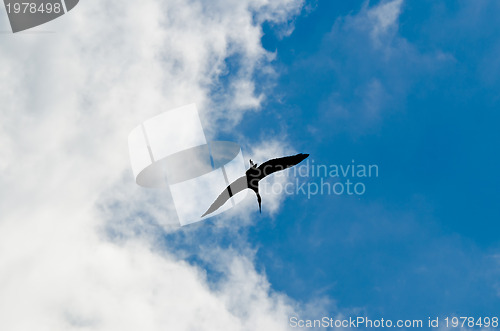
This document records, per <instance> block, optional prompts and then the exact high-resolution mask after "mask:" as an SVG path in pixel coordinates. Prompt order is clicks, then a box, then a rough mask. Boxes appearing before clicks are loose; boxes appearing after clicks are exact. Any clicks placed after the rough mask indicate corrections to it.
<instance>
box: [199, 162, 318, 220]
mask: <svg viewBox="0 0 500 331" xmlns="http://www.w3.org/2000/svg"><path fill="white" fill-rule="evenodd" d="M308 156H309V154H302V153H300V154H297V155H292V156H285V157H280V158H277V159H271V160H269V161H266V162H264V163H262V164H261V165H260V166H258V167H257V164H256V163H253V162H252V160H250V168H249V169H248V170H247V171H246V173H245V176H241V177H240V178H238V179H237V180H235V181H234V182H232V183H231V184H229V186H228V187H226V189H225V190H224V191H222V193H221V194H220V195H219V196H218V197H217V199H215V201H214V202H213V203H212V205H211V206H210V208H208V210H207V211H206V212H205V213H204V214H203V215H201V217H203V216H205V215H208V214H211V213H213V212H214V211H216V210H217V209H219V208H220V207H222V206H223V205H224V203H225V202H226V201H227V200H229V199H230V198H231V197H232V196H233V195H235V194H236V193H238V192H241V191H243V190H244V189H247V188H249V189H251V190H252V191H254V192H255V194H256V195H257V201H258V202H259V212H262V208H261V202H262V199H261V197H260V194H259V182H260V180H261V179H262V178H264V177H266V176H269V175H270V174H272V173H275V172H276V171H281V170H285V169H287V168H290V167H293V166H294V165H297V164H299V163H300V162H302V161H303V160H304V159H306V158H307V157H308Z"/></svg>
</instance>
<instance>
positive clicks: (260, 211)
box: [255, 192, 262, 214]
mask: <svg viewBox="0 0 500 331" xmlns="http://www.w3.org/2000/svg"><path fill="white" fill-rule="evenodd" d="M255 193H256V194H257V201H258V202H259V213H261V214H262V208H261V205H260V203H261V201H262V199H261V198H260V194H259V192H255Z"/></svg>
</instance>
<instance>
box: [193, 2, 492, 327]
mask: <svg viewBox="0 0 500 331" xmlns="http://www.w3.org/2000/svg"><path fill="white" fill-rule="evenodd" d="M384 4H391V2H376V1H371V2H370V3H367V2H365V1H355V2H342V1H310V2H308V3H306V6H305V8H306V9H304V10H303V11H302V13H301V15H299V16H298V17H296V19H295V20H294V22H293V24H294V26H295V29H294V31H293V33H292V34H291V35H289V36H286V37H283V36H282V35H281V34H280V33H279V32H277V30H279V29H278V27H276V26H274V25H271V24H267V25H264V27H263V31H264V36H263V38H262V43H263V45H264V47H265V48H266V49H267V50H269V51H271V52H276V60H275V61H274V62H273V63H272V65H273V67H274V69H275V70H276V72H277V73H278V76H277V77H276V78H275V86H274V87H273V88H272V92H270V93H269V90H267V91H266V97H267V99H266V101H265V103H264V105H263V109H264V110H263V111H261V112H256V113H249V114H247V115H245V116H246V117H245V118H244V120H243V122H242V123H241V124H240V126H239V127H238V130H240V131H242V132H244V135H245V137H246V139H248V141H250V142H251V141H252V140H256V139H258V138H259V137H262V136H266V135H268V134H270V133H271V134H281V133H286V135H287V138H288V139H289V141H290V144H291V145H292V146H294V148H295V149H296V150H297V151H300V152H306V153H310V154H311V156H310V158H311V159H314V160H315V162H317V163H322V164H349V163H350V162H351V160H355V161H356V162H357V163H361V164H377V165H378V166H379V177H378V178H372V179H370V180H367V181H366V187H367V190H366V193H365V194H364V195H362V196H361V197H359V196H347V195H341V196H334V195H317V196H313V197H311V199H307V197H304V196H302V195H296V196H289V197H287V199H286V200H285V202H284V205H283V206H282V208H281V209H280V211H279V213H278V214H277V215H275V216H274V217H273V218H269V217H267V216H266V214H265V213H264V214H263V215H262V216H261V215H258V214H255V215H254V216H253V217H255V218H257V219H258V220H257V222H256V225H255V226H251V227H249V228H245V229H242V230H240V231H241V232H242V233H243V234H244V236H246V237H247V238H248V240H249V242H250V246H251V247H253V248H255V249H256V250H257V253H256V265H257V267H258V268H259V269H260V270H262V271H264V272H265V273H266V274H267V276H268V278H269V281H270V283H271V284H272V288H273V289H274V290H276V291H280V292H284V293H286V294H287V295H289V296H291V297H292V298H294V299H296V300H299V301H302V302H308V301H310V300H314V299H317V298H323V297H324V298H328V299H330V300H331V305H330V306H329V308H328V309H329V311H330V312H333V311H342V310H343V309H356V308H358V309H361V311H363V312H365V313H366V314H368V315H369V316H371V317H373V318H376V317H384V318H394V319H396V318H425V319H426V318H427V317H428V316H442V317H445V316H451V315H454V314H458V315H460V314H462V315H464V314H465V315H468V316H469V315H475V316H481V315H487V314H495V313H498V308H500V300H499V299H500V298H499V286H500V283H499V281H498V279H499V276H500V268H499V261H498V252H499V243H500V241H499V237H498V233H499V231H498V230H499V229H500V228H499V225H498V221H499V220H500V208H499V207H498V203H497V201H498V199H499V198H500V193H499V192H500V191H499V189H498V187H499V184H500V176H499V175H498V169H499V160H500V159H499V156H498V143H499V142H500V133H499V132H500V131H499V130H498V123H499V120H500V115H499V112H498V109H499V108H498V107H499V104H498V102H499V95H500V94H499V92H500V80H499V78H498V77H499V75H498V74H499V70H500V66H499V65H500V60H499V57H498V54H499V51H500V48H499V47H500V36H499V35H498V33H497V31H498V29H499V28H500V27H499V24H500V23H498V20H496V19H495V17H497V16H498V13H499V11H500V5H499V4H498V3H497V2H495V1H477V2H472V1H469V2H466V1H444V2H439V3H436V2H434V1H418V2H416V1H413V2H410V1H405V2H397V1H395V2H393V3H392V4H393V5H396V7H398V8H399V9H400V12H399V13H398V15H397V17H396V18H395V21H394V22H393V23H392V25H390V26H389V27H388V28H387V30H385V31H383V32H380V33H379V34H378V35H377V36H376V37H374V32H373V26H372V25H370V23H369V22H370V17H372V16H370V15H371V14H370V13H371V12H372V11H373V9H374V8H376V7H377V6H383V5H384ZM267 83H268V82H267V81H262V84H263V86H264V85H265V84H267ZM265 86H266V87H265V89H267V85H265ZM261 161H264V160H259V162H261ZM264 208H265V201H264ZM235 221H237V219H236V220H235ZM206 231H208V233H207V232H206ZM200 236H202V237H205V236H208V238H211V239H210V240H211V241H213V242H216V245H223V246H225V247H228V246H232V245H236V246H237V245H238V244H237V243H235V242H233V241H232V240H231V233H227V234H222V235H217V236H215V238H214V236H213V234H212V233H211V232H210V230H206V229H200ZM209 245H211V244H209ZM194 249H195V250H196V248H194ZM196 261H197V259H196V258H193V262H195V263H196ZM209 270H210V269H209ZM209 274H210V272H209ZM214 275H215V274H214ZM214 277H216V276H214Z"/></svg>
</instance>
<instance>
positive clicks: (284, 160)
mask: <svg viewBox="0 0 500 331" xmlns="http://www.w3.org/2000/svg"><path fill="white" fill-rule="evenodd" d="M308 156H309V154H302V153H300V154H297V155H292V156H285V157H280V158H277V159H271V160H269V161H266V162H264V163H262V164H261V165H260V166H258V167H257V169H259V176H258V178H259V180H260V179H262V178H264V177H266V176H268V175H270V174H272V173H273V172H276V171H280V170H285V169H286V168H290V167H293V166H294V165H296V164H299V163H300V162H302V161H303V160H304V159H306V158H307V157H308Z"/></svg>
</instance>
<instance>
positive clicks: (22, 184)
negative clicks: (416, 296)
mask: <svg viewBox="0 0 500 331" xmlns="http://www.w3.org/2000/svg"><path fill="white" fill-rule="evenodd" d="M300 5H301V4H300V3H299V2H297V1H288V0H281V1H272V2H271V1H260V2H257V3H254V2H248V1H225V2H203V1H195V2H190V3H189V5H187V4H186V3H185V2H184V1H180V0H179V1H176V0H171V1H167V2H161V1H154V0H147V1H143V2H141V3H138V2H136V1H120V2H115V3H110V2H106V3H103V2H97V1H83V2H81V3H80V4H79V5H78V6H77V7H76V8H75V9H74V10H72V11H71V12H70V13H69V14H67V15H64V16H63V17H61V18H59V19H57V20H54V21H52V22H50V23H48V24H46V25H43V26H41V27H39V28H37V29H35V33H33V32H30V33H25V34H19V35H6V34H4V35H2V41H1V42H2V54H1V55H0V79H1V81H2V82H3V83H2V89H0V100H2V107H0V116H1V117H2V121H1V122H0V170H1V171H2V175H1V177H0V210H1V218H0V270H1V272H0V293H1V295H0V311H1V314H0V329H2V330H14V331H16V330H34V329H36V330H76V329H79V330H81V329H83V330H107V331H109V330H121V331H122V330H138V329H140V330H255V329H262V330H271V329H272V330H282V329H287V324H286V318H287V314H289V313H290V312H291V311H293V310H294V309H296V307H295V304H294V303H293V302H292V301H290V300H288V299H287V298H286V297H285V296H284V295H281V294H277V293H274V292H273V291H272V290H271V289H270V286H269V284H268V283H267V281H266V278H265V276H264V275H262V274H260V273H258V272H256V271H255V268H254V266H253V262H252V260H251V259H249V258H248V257H247V256H246V255H245V254H243V253H238V252H226V254H223V258H222V257H221V258H220V260H219V261H218V265H219V266H220V267H225V268H226V269H225V270H226V271H225V275H226V277H225V278H224V280H222V281H221V282H220V283H218V289H217V290H214V289H211V288H210V287H209V286H208V285H207V281H206V276H205V274H204V271H203V270H202V269H200V268H197V267H193V266H191V265H189V264H188V263H186V262H184V261H183V260H180V259H179V258H178V257H175V256H173V255H172V254H170V253H168V252H165V251H162V250H160V249H158V248H156V246H155V238H157V236H158V234H157V233H155V231H156V232H157V231H158V227H157V226H155V224H154V223H155V222H157V223H159V224H162V225H164V226H165V228H166V229H170V228H169V227H168V226H167V225H166V224H171V222H170V219H169V218H168V215H171V214H172V210H171V206H168V204H167V201H168V199H166V198H165V195H164V193H160V192H159V191H148V190H143V189H141V188H138V187H136V186H134V184H133V179H132V174H131V171H130V168H129V160H128V150H127V145H126V144H127V135H128V133H129V131H130V130H131V129H132V128H134V127H135V126H136V125H137V124H138V123H140V122H141V121H142V120H144V119H146V118H149V117H151V116H153V115H155V114H158V113H161V112H163V111H165V110H167V109H169V108H173V107H175V106H179V105H182V104H187V103H191V102H196V103H197V104H198V106H199V108H200V109H201V110H202V111H204V113H205V116H206V118H212V117H215V118H217V117H219V118H220V117H234V119H236V120H237V119H238V118H241V114H242V112H245V111H247V110H248V109H249V108H258V107H259V106H260V100H262V99H261V98H262V97H261V96H260V95H255V94H254V89H253V87H252V86H254V83H253V81H252V76H253V74H254V72H255V70H260V68H262V67H265V66H267V65H268V61H269V58H272V54H271V55H270V54H268V53H267V52H266V51H265V50H264V49H263V48H262V46H261V44H260V38H261V35H262V32H261V28H260V23H262V22H263V20H273V21H274V22H275V23H277V24H278V23H280V22H281V23H283V22H285V23H286V22H288V21H289V19H290V17H291V16H290V15H292V14H296V13H297V12H298V10H299V8H300ZM255 18H257V19H256V20H255ZM0 25H2V26H4V27H8V23H7V21H6V17H5V16H3V17H0ZM47 30H50V31H54V33H36V31H47ZM229 56H237V57H238V58H239V59H240V60H239V62H240V66H238V68H239V69H238V70H237V71H236V72H234V73H232V74H231V77H230V78H229V79H230V84H229V85H228V90H227V91H226V92H227V95H226V96H225V97H224V98H223V99H222V100H218V101H214V100H213V99H212V98H211V93H212V89H213V87H214V85H216V84H217V79H218V77H219V75H220V74H222V73H224V71H225V70H227V68H226V64H225V59H227V58H228V57H229ZM215 105H219V106H220V105H224V107H221V108H224V109H226V110H227V111H220V110H219V108H217V107H214V106H215ZM233 121H234V120H233ZM209 122H210V121H209ZM211 129H212V130H213V129H214V128H213V127H212V128H211ZM276 148H279V146H278V147H276ZM164 198H165V199H164ZM140 222H142V223H140ZM131 224H132V225H131ZM106 227H107V228H108V229H109V228H111V229H113V230H115V231H116V233H118V234H119V236H122V237H123V238H124V239H123V240H116V241H114V242H112V241H110V240H109V237H108V236H107V235H106V234H105V233H103V231H102V230H103V229H104V228H106ZM119 236H118V237H119ZM118 237H116V238H115V239H118Z"/></svg>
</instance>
